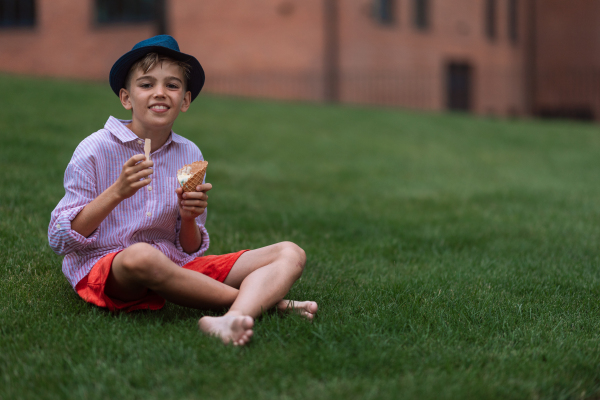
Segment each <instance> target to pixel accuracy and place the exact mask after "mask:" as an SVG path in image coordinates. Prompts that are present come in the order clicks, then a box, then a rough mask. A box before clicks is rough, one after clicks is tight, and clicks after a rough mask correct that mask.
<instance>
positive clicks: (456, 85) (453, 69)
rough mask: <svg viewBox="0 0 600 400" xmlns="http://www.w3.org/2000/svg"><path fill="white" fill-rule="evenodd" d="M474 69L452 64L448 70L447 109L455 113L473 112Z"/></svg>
mask: <svg viewBox="0 0 600 400" xmlns="http://www.w3.org/2000/svg"><path fill="white" fill-rule="evenodd" d="M472 71H473V68H471V66H470V65H469V64H466V63H450V64H448V67H447V70H446V90H447V93H446V96H447V107H448V109H449V110H453V111H470V110H471V86H472V81H473V80H472Z"/></svg>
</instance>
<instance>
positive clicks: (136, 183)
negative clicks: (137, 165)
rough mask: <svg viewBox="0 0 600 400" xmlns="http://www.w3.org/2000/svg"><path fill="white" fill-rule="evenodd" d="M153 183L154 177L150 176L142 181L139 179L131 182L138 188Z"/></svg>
mask: <svg viewBox="0 0 600 400" xmlns="http://www.w3.org/2000/svg"><path fill="white" fill-rule="evenodd" d="M151 183H152V178H148V179H144V180H141V181H137V182H134V183H132V184H131V187H132V188H134V189H136V190H138V189H140V188H143V187H144V186H146V185H149V184H151Z"/></svg>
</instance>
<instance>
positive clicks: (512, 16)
mask: <svg viewBox="0 0 600 400" xmlns="http://www.w3.org/2000/svg"><path fill="white" fill-rule="evenodd" d="M507 24H508V29H507V31H508V39H509V41H510V42H511V43H512V44H513V45H517V44H518V43H519V0H508V1H507Z"/></svg>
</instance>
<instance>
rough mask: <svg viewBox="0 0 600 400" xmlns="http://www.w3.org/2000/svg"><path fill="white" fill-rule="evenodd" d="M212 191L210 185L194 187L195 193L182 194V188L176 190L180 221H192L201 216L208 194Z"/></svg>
mask: <svg viewBox="0 0 600 400" xmlns="http://www.w3.org/2000/svg"><path fill="white" fill-rule="evenodd" d="M210 189H212V185H211V184H210V183H204V184H202V185H198V186H196V190H197V192H184V191H183V188H177V189H176V190H175V193H177V197H178V198H179V215H181V219H187V220H193V219H195V218H196V217H197V216H199V215H202V214H203V213H204V210H205V209H206V207H207V206H208V195H207V194H206V192H208V191H209V190H210Z"/></svg>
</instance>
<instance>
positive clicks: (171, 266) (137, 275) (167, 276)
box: [104, 243, 238, 309]
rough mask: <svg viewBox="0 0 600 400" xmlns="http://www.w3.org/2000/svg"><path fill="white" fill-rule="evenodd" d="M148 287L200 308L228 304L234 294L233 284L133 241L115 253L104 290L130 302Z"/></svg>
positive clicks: (143, 293)
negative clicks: (191, 269)
mask: <svg viewBox="0 0 600 400" xmlns="http://www.w3.org/2000/svg"><path fill="white" fill-rule="evenodd" d="M148 289H151V290H153V291H154V292H156V293H158V294H159V295H161V296H162V297H164V298H165V299H167V300H168V301H170V302H173V303H176V304H179V305H182V306H186V307H193V308H202V309H211V308H223V307H228V306H230V305H231V304H232V303H233V301H234V300H235V298H236V297H237V294H238V290H237V289H235V288H233V287H230V286H228V285H225V284H223V283H221V282H219V281H216V280H214V279H212V278H209V277H208V276H206V275H203V274H199V273H197V272H195V271H190V270H187V269H184V268H181V267H179V266H178V265H177V264H175V263H173V262H172V261H171V260H170V259H169V258H168V257H167V256H165V255H164V254H163V253H162V252H161V251H160V250H157V249H155V248H154V247H152V246H150V245H149V244H146V243H137V244H134V245H133V246H130V247H128V248H126V249H125V250H123V251H122V252H120V253H119V254H117V255H116V256H115V258H114V260H113V263H112V266H111V269H110V274H109V276H108V279H107V281H106V287H105V289H104V292H105V293H106V294H107V295H108V296H110V297H113V298H116V299H119V300H123V301H132V300H136V299H139V298H141V297H143V296H144V295H145V294H146V292H147V290H148Z"/></svg>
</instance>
